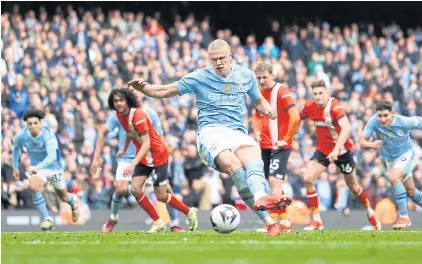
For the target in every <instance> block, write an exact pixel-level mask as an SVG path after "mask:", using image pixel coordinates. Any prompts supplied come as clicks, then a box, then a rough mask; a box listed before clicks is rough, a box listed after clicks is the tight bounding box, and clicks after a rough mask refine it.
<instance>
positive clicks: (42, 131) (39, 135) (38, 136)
mask: <svg viewBox="0 0 422 264" xmlns="http://www.w3.org/2000/svg"><path fill="white" fill-rule="evenodd" d="M27 133H28V135H29V137H30V138H32V139H38V138H40V137H41V136H42V134H43V133H44V130H43V129H42V128H41V131H40V133H39V134H38V135H37V136H36V137H33V136H32V135H31V132H29V129H28V131H27Z"/></svg>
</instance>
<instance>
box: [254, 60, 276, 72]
mask: <svg viewBox="0 0 422 264" xmlns="http://www.w3.org/2000/svg"><path fill="white" fill-rule="evenodd" d="M266 71H267V72H269V73H270V74H272V73H273V66H272V65H271V64H269V63H266V62H260V63H258V65H257V66H256V67H255V72H266Z"/></svg>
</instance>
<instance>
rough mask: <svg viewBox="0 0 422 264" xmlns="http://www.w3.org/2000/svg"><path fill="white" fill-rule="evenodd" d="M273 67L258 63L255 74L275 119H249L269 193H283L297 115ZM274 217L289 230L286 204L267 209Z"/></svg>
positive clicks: (266, 117) (288, 94) (298, 120)
mask: <svg viewBox="0 0 422 264" xmlns="http://www.w3.org/2000/svg"><path fill="white" fill-rule="evenodd" d="M272 72H273V67H272V66H271V65H270V64H268V63H259V64H258V65H257V67H256V68H255V75H256V77H257V79H258V83H259V86H260V88H261V94H262V95H263V96H264V98H265V99H266V100H267V101H268V102H270V104H271V107H272V108H273V109H276V110H277V119H274V120H272V119H270V118H269V117H268V116H264V115H261V114H260V113H258V112H255V115H254V119H253V123H254V132H255V136H256V138H257V140H258V142H259V144H260V147H261V155H262V159H263V161H264V173H265V177H266V178H267V179H268V182H269V185H270V188H271V190H272V192H273V195H283V194H284V192H283V182H284V178H285V176H286V173H287V160H288V159H289V156H290V152H291V149H292V143H293V137H294V135H295V134H296V131H297V129H298V127H299V123H300V116H299V110H298V109H297V107H296V104H295V101H294V99H293V97H292V94H291V93H290V90H289V88H288V87H287V86H285V85H282V84H280V83H277V82H275V81H274V79H273V75H272ZM270 215H271V217H272V218H273V220H274V221H276V222H277V221H278V218H279V217H280V228H281V230H282V231H286V232H291V231H292V225H291V223H290V221H289V219H288V218H287V213H286V208H284V209H281V210H270Z"/></svg>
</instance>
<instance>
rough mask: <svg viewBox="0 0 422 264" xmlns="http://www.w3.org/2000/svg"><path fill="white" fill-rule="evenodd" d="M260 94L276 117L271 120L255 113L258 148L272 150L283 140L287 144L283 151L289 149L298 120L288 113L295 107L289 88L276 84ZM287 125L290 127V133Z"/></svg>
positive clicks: (262, 90)
mask: <svg viewBox="0 0 422 264" xmlns="http://www.w3.org/2000/svg"><path fill="white" fill-rule="evenodd" d="M261 94H262V96H264V98H265V99H266V100H267V101H268V102H269V103H270V104H271V106H272V108H273V109H277V115H278V117H277V119H275V120H271V119H270V118H269V117H267V116H263V115H261V114H260V113H259V112H258V111H256V112H255V116H254V130H255V131H256V132H258V131H259V132H260V134H261V141H260V142H259V144H260V147H261V148H262V149H273V147H274V146H275V144H276V143H277V141H280V140H284V141H286V143H287V144H288V145H287V146H285V147H284V149H289V148H291V147H292V143H293V136H294V134H296V130H297V126H298V125H299V121H300V119H299V118H298V117H296V116H291V115H290V113H289V110H290V109H291V108H293V107H296V104H295V100H294V99H293V96H292V94H291V92H290V90H289V88H288V87H287V86H286V85H282V84H280V83H276V84H275V85H274V87H273V88H272V89H268V90H266V89H261ZM289 125H290V126H291V129H290V131H289ZM292 125H293V126H292Z"/></svg>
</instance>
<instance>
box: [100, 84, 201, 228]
mask: <svg viewBox="0 0 422 264" xmlns="http://www.w3.org/2000/svg"><path fill="white" fill-rule="evenodd" d="M108 104H109V107H110V109H113V110H115V111H116V112H117V118H118V119H119V122H120V124H121V125H122V127H123V129H124V130H125V131H126V142H125V146H124V149H123V150H122V151H121V152H120V153H119V154H117V157H118V158H121V157H123V155H125V154H126V153H127V150H128V148H129V144H130V142H131V141H132V142H133V143H134V145H135V148H136V150H135V158H134V159H133V160H132V162H130V163H129V164H128V165H126V167H125V168H124V169H123V176H125V177H129V176H130V175H133V177H132V189H131V193H132V194H133V195H134V196H135V197H136V198H137V199H138V203H139V204H142V208H144V210H145V211H146V212H147V213H148V215H149V216H150V217H151V219H152V220H153V221H154V223H153V225H152V227H151V230H150V231H149V232H150V233H154V232H159V231H163V230H165V229H166V224H165V223H164V221H163V220H162V219H161V218H160V217H159V216H158V214H157V211H156V210H155V208H154V206H153V205H152V203H151V202H150V201H149V199H148V198H147V197H146V195H145V193H144V192H143V191H142V187H143V186H144V183H145V181H146V180H147V178H148V176H149V175H151V174H152V178H153V182H154V190H155V196H156V197H157V200H158V201H160V202H163V203H165V204H168V205H170V206H171V207H173V208H175V209H177V210H178V211H181V212H182V213H184V214H185V215H186V216H187V218H188V221H189V229H190V230H191V231H194V230H196V229H197V228H198V219H197V211H198V210H197V209H196V208H189V207H188V206H186V205H185V204H184V203H182V202H180V201H179V200H178V199H177V198H176V197H175V196H174V195H172V194H171V193H170V192H168V191H167V184H168V182H169V181H168V178H167V167H168V157H169V154H168V151H167V147H166V145H165V144H164V141H163V139H162V138H161V137H160V136H159V135H158V134H157V132H156V131H155V129H154V126H153V125H152V123H151V120H150V119H149V118H148V116H147V114H146V113H145V112H144V111H143V110H142V109H140V108H138V107H139V104H138V102H137V99H136V96H135V95H134V94H133V93H132V92H131V91H130V90H129V89H118V90H113V91H112V92H111V93H110V96H109V98H108Z"/></svg>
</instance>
